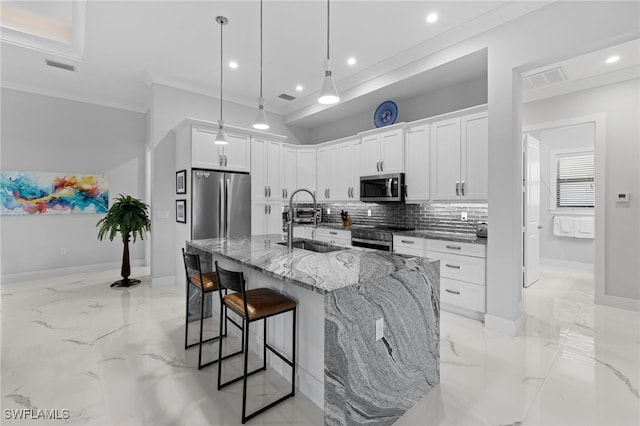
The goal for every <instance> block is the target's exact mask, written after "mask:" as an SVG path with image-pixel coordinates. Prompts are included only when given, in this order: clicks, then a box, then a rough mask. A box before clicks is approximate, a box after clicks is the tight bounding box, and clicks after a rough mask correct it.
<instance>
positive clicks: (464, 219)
mask: <svg viewBox="0 0 640 426" xmlns="http://www.w3.org/2000/svg"><path fill="white" fill-rule="evenodd" d="M460 219H461V220H463V221H466V220H467V212H462V214H461V215H460Z"/></svg>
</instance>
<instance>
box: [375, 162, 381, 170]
mask: <svg viewBox="0 0 640 426" xmlns="http://www.w3.org/2000/svg"><path fill="white" fill-rule="evenodd" d="M376 170H378V171H380V162H379V161H378V162H377V163H376Z"/></svg>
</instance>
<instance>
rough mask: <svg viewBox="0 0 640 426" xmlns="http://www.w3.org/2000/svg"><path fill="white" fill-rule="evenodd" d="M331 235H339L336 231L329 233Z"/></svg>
mask: <svg viewBox="0 0 640 426" xmlns="http://www.w3.org/2000/svg"><path fill="white" fill-rule="evenodd" d="M329 234H331V235H338V233H337V232H336V231H329Z"/></svg>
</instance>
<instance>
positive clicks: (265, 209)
mask: <svg viewBox="0 0 640 426" xmlns="http://www.w3.org/2000/svg"><path fill="white" fill-rule="evenodd" d="M264 214H267V205H266V204H265V205H264Z"/></svg>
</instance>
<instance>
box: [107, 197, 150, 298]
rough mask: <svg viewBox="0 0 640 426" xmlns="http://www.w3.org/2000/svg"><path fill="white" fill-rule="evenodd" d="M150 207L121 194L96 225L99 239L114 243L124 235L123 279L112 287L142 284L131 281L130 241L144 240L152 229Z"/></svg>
mask: <svg viewBox="0 0 640 426" xmlns="http://www.w3.org/2000/svg"><path fill="white" fill-rule="evenodd" d="M148 210H149V206H148V205H147V204H145V203H144V202H142V201H141V200H138V199H137V198H133V197H132V196H130V195H123V194H120V195H119V196H118V197H116V199H115V201H114V202H113V204H112V205H111V207H110V208H109V211H107V214H106V215H105V217H103V218H102V219H100V220H99V221H98V223H97V224H96V226H97V227H100V229H99V230H98V239H99V240H102V239H104V237H105V236H108V237H109V240H111V241H113V238H114V237H115V236H116V234H117V233H118V232H119V233H120V235H122V242H123V244H124V250H123V252H122V267H121V269H120V275H122V279H121V280H118V281H116V282H114V283H113V284H111V287H114V286H115V287H129V286H130V285H132V284H138V283H140V280H137V279H129V275H130V274H131V266H130V264H129V241H130V239H131V237H133V242H134V243H135V242H136V239H137V238H138V237H140V239H141V240H144V237H145V235H146V233H147V232H149V230H150V229H151V220H150V219H149V213H148Z"/></svg>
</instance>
